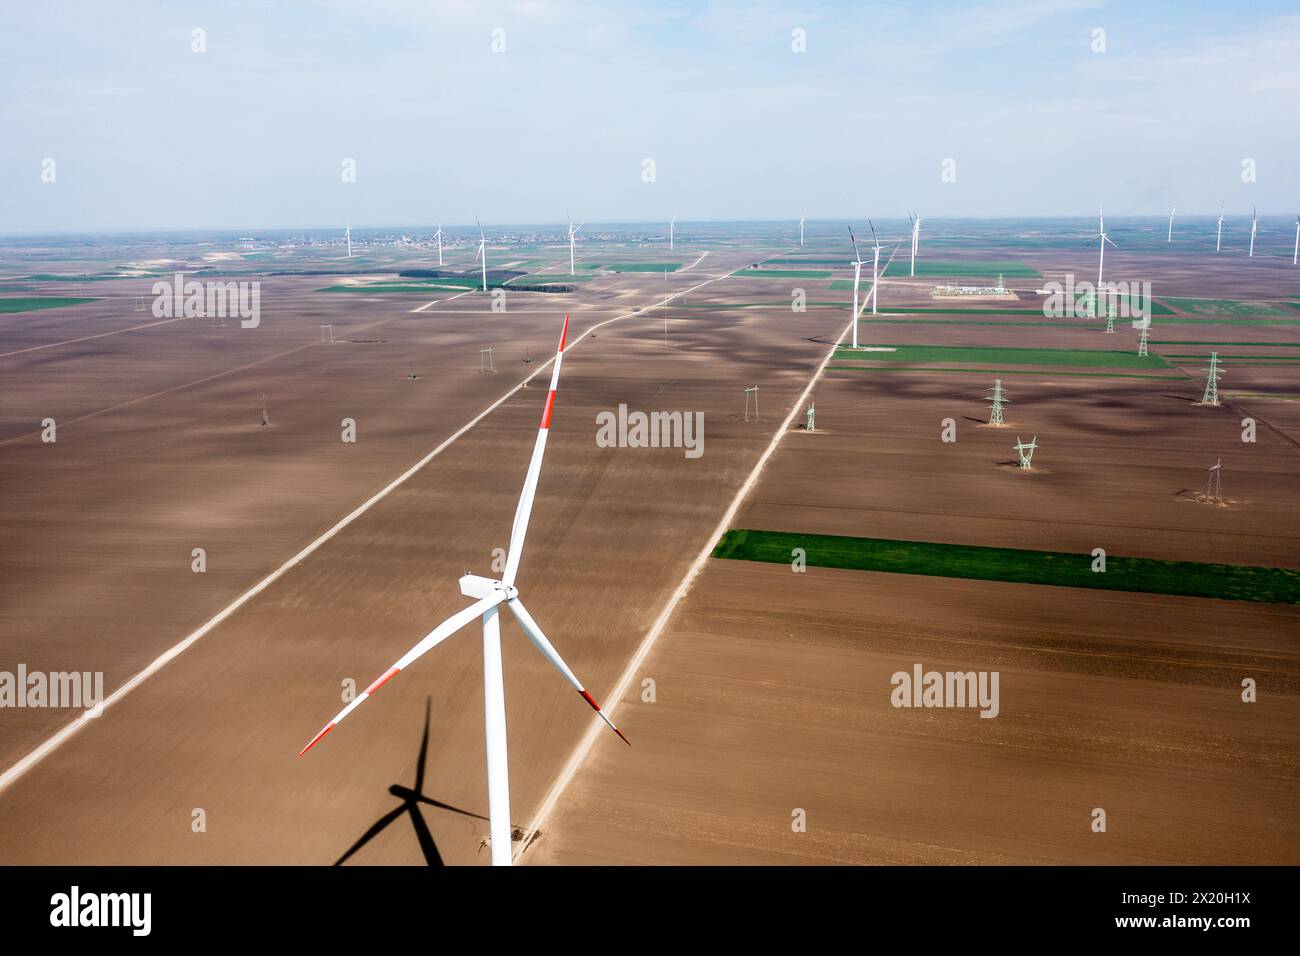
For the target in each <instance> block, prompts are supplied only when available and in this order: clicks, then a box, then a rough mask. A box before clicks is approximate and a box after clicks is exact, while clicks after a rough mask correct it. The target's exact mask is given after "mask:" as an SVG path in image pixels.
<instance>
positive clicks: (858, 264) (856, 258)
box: [849, 226, 865, 349]
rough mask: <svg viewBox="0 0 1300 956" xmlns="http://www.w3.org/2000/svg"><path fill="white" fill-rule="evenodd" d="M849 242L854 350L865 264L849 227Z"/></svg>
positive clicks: (856, 342) (856, 343) (851, 228)
mask: <svg viewBox="0 0 1300 956" xmlns="http://www.w3.org/2000/svg"><path fill="white" fill-rule="evenodd" d="M849 241H850V242H851V243H853V348H855V349H856V348H857V347H858V313H859V307H858V283H859V282H860V281H861V280H862V266H863V265H864V264H865V263H864V262H863V259H862V254H861V253H860V252H858V240H857V239H855V238H854V237H853V227H852V226H849Z"/></svg>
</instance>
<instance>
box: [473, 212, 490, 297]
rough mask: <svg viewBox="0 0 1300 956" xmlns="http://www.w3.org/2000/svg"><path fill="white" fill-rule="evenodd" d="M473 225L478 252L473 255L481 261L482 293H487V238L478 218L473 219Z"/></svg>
mask: <svg viewBox="0 0 1300 956" xmlns="http://www.w3.org/2000/svg"><path fill="white" fill-rule="evenodd" d="M474 225H476V226H478V252H476V253H475V254H474V258H475V259H482V260H483V291H484V292H486V291H487V236H485V235H483V223H481V222H479V221H478V216H475V217H474Z"/></svg>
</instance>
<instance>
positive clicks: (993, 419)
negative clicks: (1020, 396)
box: [984, 378, 1019, 441]
mask: <svg viewBox="0 0 1300 956" xmlns="http://www.w3.org/2000/svg"><path fill="white" fill-rule="evenodd" d="M991 391H992V392H993V394H992V395H991V396H988V397H986V398H985V399H984V401H986V402H992V403H993V404H992V406H990V407H989V424H990V425H998V426H1001V425H1004V424H1006V423H1005V422H1004V421H1003V420H1002V406H1003V405H1010V404H1011V401H1010V400H1009V399H1007V398H1005V397H1004V396H1003V395H1002V379H1000V378H995V379H994V380H993V388H992V389H991ZM1018 440H1019V439H1017V441H1018Z"/></svg>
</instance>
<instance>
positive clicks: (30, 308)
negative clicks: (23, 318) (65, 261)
mask: <svg viewBox="0 0 1300 956" xmlns="http://www.w3.org/2000/svg"><path fill="white" fill-rule="evenodd" d="M98 301H99V299H97V298H85V297H81V296H51V295H46V296H41V295H30V296H22V297H21V298H15V299H0V315H12V314H14V313H16V312H38V311H40V310H41V309H61V308H63V307H64V306H66V305H85V304H86V303H88V302H98Z"/></svg>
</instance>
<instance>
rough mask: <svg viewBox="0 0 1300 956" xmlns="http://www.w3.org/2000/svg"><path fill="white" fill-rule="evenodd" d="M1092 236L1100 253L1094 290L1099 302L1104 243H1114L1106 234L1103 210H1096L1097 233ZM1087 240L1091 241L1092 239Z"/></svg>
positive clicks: (1103, 265) (1104, 257)
mask: <svg viewBox="0 0 1300 956" xmlns="http://www.w3.org/2000/svg"><path fill="white" fill-rule="evenodd" d="M1092 238H1093V239H1096V240H1098V243H1097V251H1098V252H1099V253H1100V255H1099V256H1098V257H1097V292H1096V295H1097V299H1096V301H1097V302H1098V303H1100V302H1101V275H1102V269H1103V268H1104V267H1105V265H1106V243H1108V242H1110V244H1111V245H1112V246H1114V245H1115V243H1113V242H1111V239H1110V236H1108V235H1106V214H1105V212H1104V211H1101V210H1099V211H1098V212H1097V235H1095V236H1093V237H1092ZM1088 241H1089V242H1091V241H1092V239H1090V240H1088ZM1116 248H1118V247H1116Z"/></svg>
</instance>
